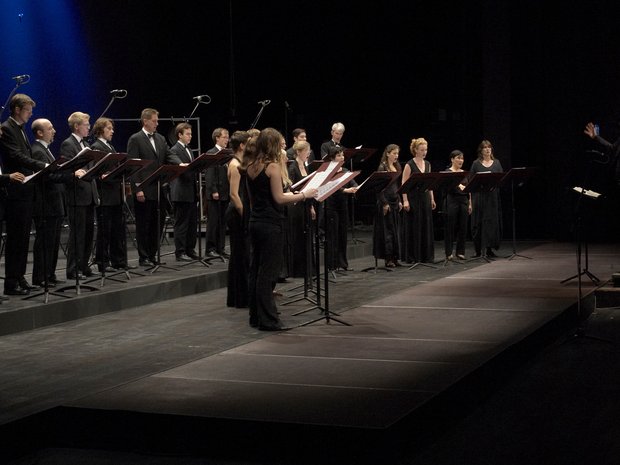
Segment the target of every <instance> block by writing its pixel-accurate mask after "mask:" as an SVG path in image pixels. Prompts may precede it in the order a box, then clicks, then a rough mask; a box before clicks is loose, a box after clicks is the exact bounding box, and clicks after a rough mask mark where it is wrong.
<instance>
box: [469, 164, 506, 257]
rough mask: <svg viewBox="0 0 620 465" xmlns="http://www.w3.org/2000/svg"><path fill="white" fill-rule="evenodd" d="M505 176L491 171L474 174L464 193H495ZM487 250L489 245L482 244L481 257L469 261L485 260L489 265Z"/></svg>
mask: <svg viewBox="0 0 620 465" xmlns="http://www.w3.org/2000/svg"><path fill="white" fill-rule="evenodd" d="M504 175H505V174H504V173H491V172H490V171H482V172H477V173H473V175H472V176H471V177H470V178H469V182H468V183H467V186H465V189H464V190H463V192H469V193H471V194H475V193H480V194H482V193H486V192H493V191H494V190H495V189H497V188H499V184H500V182H501V180H502V178H503V177H504ZM486 249H487V245H486V244H481V247H480V256H479V257H474V258H470V259H469V260H468V261H473V260H478V259H483V260H485V261H486V262H487V263H490V262H491V259H489V258H488V257H487V256H486Z"/></svg>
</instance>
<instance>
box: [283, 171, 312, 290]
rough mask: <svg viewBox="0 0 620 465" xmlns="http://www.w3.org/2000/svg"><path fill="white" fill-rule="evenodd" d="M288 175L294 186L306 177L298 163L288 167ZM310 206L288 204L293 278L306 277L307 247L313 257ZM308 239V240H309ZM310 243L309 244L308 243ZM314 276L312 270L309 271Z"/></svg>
mask: <svg viewBox="0 0 620 465" xmlns="http://www.w3.org/2000/svg"><path fill="white" fill-rule="evenodd" d="M288 175H289V178H290V179H291V182H292V183H293V184H295V183H297V182H299V181H301V180H302V179H303V178H305V176H303V175H302V173H301V170H300V169H299V166H298V165H297V162H296V161H294V162H293V163H291V164H290V165H289V167H288ZM309 206H310V204H306V202H299V203H296V204H288V222H289V231H288V232H289V237H288V239H289V248H288V253H289V255H288V272H289V275H290V276H292V277H293V278H303V277H305V276H306V263H307V261H308V260H307V259H306V253H307V252H308V251H307V247H309V248H310V250H309V252H310V253H309V255H310V257H312V235H311V234H310V230H311V228H310V225H308V224H306V223H307V220H308V219H307V218H305V215H306V213H307V212H306V208H308V207H309ZM305 228H307V229H308V234H309V235H310V237H309V238H307V237H306V235H305V234H304V229H305ZM307 239H308V240H307ZM306 242H308V244H307V243H306ZM308 271H309V272H310V275H312V270H311V269H310V270H308Z"/></svg>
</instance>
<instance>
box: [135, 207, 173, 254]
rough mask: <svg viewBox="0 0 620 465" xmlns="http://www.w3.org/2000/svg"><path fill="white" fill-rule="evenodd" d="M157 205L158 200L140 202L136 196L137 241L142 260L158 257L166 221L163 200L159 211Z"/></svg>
mask: <svg viewBox="0 0 620 465" xmlns="http://www.w3.org/2000/svg"><path fill="white" fill-rule="evenodd" d="M157 207H158V205H157V201H156V200H147V201H145V202H138V201H137V200H136V199H135V198H134V211H135V215H136V241H137V242H138V256H139V257H140V260H146V259H149V260H154V259H156V258H157V251H158V249H159V241H160V238H161V233H162V232H163V230H164V223H165V221H166V212H165V210H164V203H163V202H161V204H160V207H161V211H160V212H159V213H158V211H157Z"/></svg>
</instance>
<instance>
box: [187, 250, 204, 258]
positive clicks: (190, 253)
mask: <svg viewBox="0 0 620 465" xmlns="http://www.w3.org/2000/svg"><path fill="white" fill-rule="evenodd" d="M185 255H187V256H188V257H189V258H191V259H192V260H200V257H199V256H198V254H197V253H196V252H194V251H193V250H190V251H189V252H187V253H186V254H185Z"/></svg>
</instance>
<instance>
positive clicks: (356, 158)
mask: <svg viewBox="0 0 620 465" xmlns="http://www.w3.org/2000/svg"><path fill="white" fill-rule="evenodd" d="M343 153H344V164H345V165H346V164H347V162H348V163H349V171H353V162H356V163H358V162H359V163H363V162H365V161H367V160H369V159H370V158H371V157H372V156H373V155H374V154H375V153H377V149H370V148H362V147H359V148H354V149H344V151H343ZM351 242H353V243H354V244H357V243H358V242H364V241H363V240H361V239H356V238H355V195H353V196H352V197H351Z"/></svg>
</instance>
